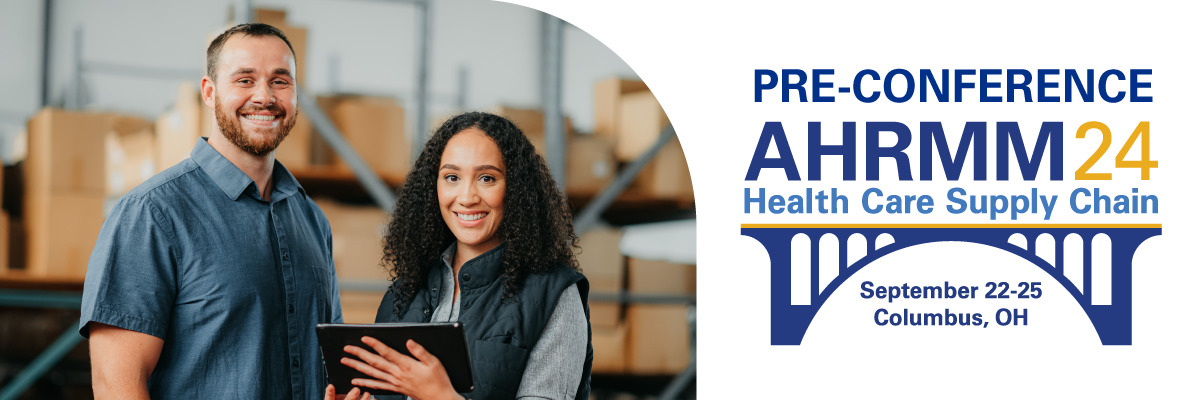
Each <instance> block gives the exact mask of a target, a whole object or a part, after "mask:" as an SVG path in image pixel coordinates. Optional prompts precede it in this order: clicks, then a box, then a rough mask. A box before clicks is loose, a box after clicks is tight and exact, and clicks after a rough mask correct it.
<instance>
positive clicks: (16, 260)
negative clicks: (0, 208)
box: [6, 213, 29, 271]
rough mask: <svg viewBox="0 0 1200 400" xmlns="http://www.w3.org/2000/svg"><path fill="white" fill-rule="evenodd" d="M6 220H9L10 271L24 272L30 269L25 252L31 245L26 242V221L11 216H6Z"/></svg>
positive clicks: (8, 260)
mask: <svg viewBox="0 0 1200 400" xmlns="http://www.w3.org/2000/svg"><path fill="white" fill-rule="evenodd" d="M6 214H7V213H6ZM6 218H7V219H8V228H7V232H8V240H7V244H8V257H7V258H6V261H7V263H8V270H9V271H13V270H20V271H24V270H25V269H26V268H28V267H27V266H26V263H25V261H26V259H27V258H26V253H25V251H26V250H27V249H26V247H27V245H28V243H29V242H28V241H27V240H25V238H26V232H25V219H24V218H22V217H13V216H11V215H6Z"/></svg>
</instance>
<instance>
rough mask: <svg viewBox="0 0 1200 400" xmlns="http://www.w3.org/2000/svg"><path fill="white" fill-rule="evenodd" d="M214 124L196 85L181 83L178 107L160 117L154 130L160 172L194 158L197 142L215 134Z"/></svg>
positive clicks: (176, 102)
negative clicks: (193, 150) (213, 131)
mask: <svg viewBox="0 0 1200 400" xmlns="http://www.w3.org/2000/svg"><path fill="white" fill-rule="evenodd" d="M212 120H213V118H212V109H210V108H208V106H207V105H205V104H204V102H203V101H201V99H200V89H199V88H197V87H196V84H195V83H193V82H181V83H180V84H179V88H178V89H176V91H175V105H173V106H172V107H171V109H170V110H168V111H167V112H166V113H163V114H162V115H160V116H159V117H158V121H157V123H156V124H155V126H154V133H155V135H156V137H155V153H156V154H155V165H156V166H157V169H158V171H159V172H161V171H163V170H165V169H167V168H170V167H171V166H173V165H175V164H178V163H179V162H180V161H183V159H185V158H188V157H189V156H191V154H192V147H194V146H195V145H196V139H197V138H199V137H200V136H203V135H208V134H209V132H211V131H212Z"/></svg>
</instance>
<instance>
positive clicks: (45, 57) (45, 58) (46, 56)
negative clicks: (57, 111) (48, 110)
mask: <svg viewBox="0 0 1200 400" xmlns="http://www.w3.org/2000/svg"><path fill="white" fill-rule="evenodd" d="M42 5H43V6H45V7H44V9H43V11H42V104H41V107H46V106H49V105H50V32H51V30H50V28H51V25H50V22H51V20H53V18H54V0H43V2H42Z"/></svg>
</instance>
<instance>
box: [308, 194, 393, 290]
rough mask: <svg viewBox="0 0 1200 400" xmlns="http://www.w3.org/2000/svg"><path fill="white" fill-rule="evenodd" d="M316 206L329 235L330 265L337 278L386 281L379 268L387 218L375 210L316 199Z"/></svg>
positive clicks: (374, 208)
mask: <svg viewBox="0 0 1200 400" xmlns="http://www.w3.org/2000/svg"><path fill="white" fill-rule="evenodd" d="M317 206H318V207H321V211H323V212H324V213H325V217H326V218H328V219H329V229H330V230H331V231H332V232H333V265H334V266H335V267H336V268H337V275H338V279H387V277H388V273H387V271H386V270H384V269H383V267H381V266H380V261H381V260H382V259H383V234H384V232H385V229H386V228H387V222H388V215H387V213H386V212H384V211H383V210H380V209H379V207H374V206H356V205H349V204H342V203H338V202H335V201H331V200H325V199H319V200H317Z"/></svg>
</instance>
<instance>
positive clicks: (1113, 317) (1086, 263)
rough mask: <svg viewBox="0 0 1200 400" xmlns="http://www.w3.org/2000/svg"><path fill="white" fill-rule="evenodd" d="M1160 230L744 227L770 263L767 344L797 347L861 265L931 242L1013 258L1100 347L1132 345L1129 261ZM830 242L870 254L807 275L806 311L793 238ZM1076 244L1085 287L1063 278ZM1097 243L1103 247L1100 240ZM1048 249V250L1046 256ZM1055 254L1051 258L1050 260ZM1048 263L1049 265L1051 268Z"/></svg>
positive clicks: (841, 256)
mask: <svg viewBox="0 0 1200 400" xmlns="http://www.w3.org/2000/svg"><path fill="white" fill-rule="evenodd" d="M1161 233H1162V228H1161V226H1142V225H1138V226H1119V225H1017V224H1012V225H1000V224H997V225H928V226H925V225H815V224H814V225H756V226H743V228H742V234H743V235H745V236H750V237H752V238H755V239H756V240H758V241H759V243H761V244H762V245H763V247H765V248H766V249H767V252H768V254H769V255H770V256H771V264H772V265H771V275H772V277H771V315H772V317H771V320H772V322H771V334H772V335H771V337H772V339H771V341H772V344H800V342H801V340H802V339H803V337H804V332H805V331H807V329H808V326H809V324H810V323H811V322H812V318H813V317H814V316H815V314H816V312H817V311H818V310H819V309H820V307H821V306H822V305H823V304H824V302H825V300H826V299H828V297H829V294H830V293H832V292H834V291H836V290H837V288H838V287H840V286H841V284H842V283H844V282H845V281H846V280H847V279H848V278H849V277H850V276H852V275H854V273H855V272H857V271H858V270H861V269H862V268H863V266H865V265H867V264H869V263H870V262H872V261H875V260H877V259H879V257H881V256H883V255H886V254H889V253H891V252H894V251H896V250H899V249H902V248H906V247H911V246H916V245H920V244H924V243H933V242H947V241H949V242H967V243H978V244H983V245H987V246H991V247H995V248H999V249H1002V250H1006V251H1009V252H1011V253H1013V254H1016V255H1018V256H1020V257H1022V258H1024V259H1026V260H1028V261H1030V262H1031V263H1033V264H1034V265H1037V266H1038V267H1039V268H1041V269H1042V270H1043V271H1045V272H1046V273H1047V274H1049V275H1050V276H1051V277H1053V278H1054V279H1055V280H1056V281H1057V282H1058V283H1059V284H1060V285H1061V286H1063V287H1064V288H1066V289H1067V291H1068V292H1069V293H1070V294H1071V295H1072V296H1073V297H1074V298H1075V300H1076V301H1077V302H1078V303H1079V305H1080V306H1081V307H1083V309H1084V311H1085V312H1086V313H1087V315H1088V318H1089V319H1090V320H1091V322H1092V325H1093V327H1095V329H1096V332H1097V334H1098V335H1099V336H1100V339H1101V342H1103V343H1104V344H1105V345H1121V344H1131V342H1132V314H1131V312H1132V307H1131V304H1132V299H1131V296H1132V287H1131V277H1132V272H1131V268H1132V260H1133V253H1134V252H1135V251H1136V249H1137V246H1138V245H1140V244H1141V243H1142V242H1144V241H1145V240H1146V239H1148V238H1150V237H1153V236H1156V235H1160V234H1161ZM798 234H803V235H807V236H808V237H809V238H819V239H814V240H813V242H817V241H818V240H819V241H820V242H822V243H828V242H827V241H828V240H830V239H829V237H830V235H832V237H833V239H832V241H833V242H834V243H838V244H844V243H846V242H847V240H848V239H849V237H851V236H853V235H855V234H861V235H863V236H864V237H865V238H869V239H868V242H877V243H868V245H867V248H868V253H867V255H866V256H865V257H863V258H862V259H860V260H858V261H856V262H854V263H846V260H847V254H846V247H845V246H844V245H839V246H837V252H838V254H837V255H836V256H833V258H834V259H835V260H837V261H836V262H838V263H839V264H840V265H844V267H843V268H840V269H839V271H838V273H837V274H836V275H837V276H835V277H830V276H829V272H824V271H828V269H820V268H819V266H814V267H818V268H817V269H815V270H813V272H812V274H813V275H812V280H813V281H815V282H821V284H820V285H818V286H817V287H816V288H814V289H816V290H813V292H812V293H811V296H812V298H811V301H810V302H809V304H808V305H795V304H794V303H793V301H792V295H791V276H792V273H793V271H792V269H791V265H790V261H791V259H792V254H790V253H791V251H792V250H791V241H792V238H793V237H794V236H795V235H798ZM1015 234H1020V235H1021V236H1024V237H1027V238H1028V237H1036V238H1037V240H1036V241H1035V242H1034V243H1033V246H1031V248H1028V249H1026V248H1022V247H1020V246H1018V245H1016V244H1013V243H1010V238H1012V237H1013V236H1014V235H1015ZM1099 234H1104V237H1103V238H1104V239H1107V240H1109V241H1110V242H1111V251H1112V254H1111V266H1110V267H1111V269H1110V273H1111V276H1110V278H1111V301H1110V302H1109V304H1103V302H1100V303H1101V304H1097V302H1096V301H1094V300H1095V299H1093V293H1092V290H1091V286H1092V282H1093V280H1092V270H1091V268H1092V265H1091V262H1092V259H1093V249H1092V246H1091V240H1092V238H1094V237H1096V236H1098V235H1099ZM883 235H888V236H889V237H891V238H892V239H893V240H894V241H895V242H894V243H892V244H886V245H881V244H883V243H880V242H878V241H877V240H872V239H878V238H880V237H883ZM1071 235H1075V236H1072V238H1073V239H1072V240H1075V239H1074V238H1076V237H1078V238H1080V240H1081V241H1082V242H1083V246H1081V249H1079V251H1080V252H1081V253H1083V254H1080V256H1081V258H1082V261H1083V263H1082V264H1083V265H1082V269H1083V279H1082V285H1076V283H1073V282H1071V280H1070V279H1069V277H1067V276H1064V274H1063V270H1064V268H1063V267H1064V261H1063V260H1064V259H1063V250H1062V249H1063V243H1064V241H1065V240H1066V238H1067V237H1068V236H1071ZM1104 239H1102V240H1104ZM832 248H833V247H832V246H827V245H820V246H813V247H812V251H813V252H814V253H813V254H812V258H811V259H812V260H823V261H824V260H827V259H828V258H829V256H830V255H827V254H820V252H829V251H832V250H831V249H832ZM1051 249H1052V250H1051ZM1050 251H1053V253H1051V254H1052V255H1049V254H1047V253H1048V252H1050ZM1051 260H1053V262H1051Z"/></svg>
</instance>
